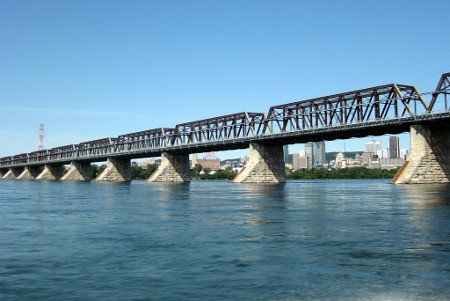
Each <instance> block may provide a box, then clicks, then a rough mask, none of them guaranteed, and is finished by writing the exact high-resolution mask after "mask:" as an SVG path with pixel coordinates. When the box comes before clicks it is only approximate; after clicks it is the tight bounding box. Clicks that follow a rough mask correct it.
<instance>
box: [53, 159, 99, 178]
mask: <svg viewBox="0 0 450 301" xmlns="http://www.w3.org/2000/svg"><path fill="white" fill-rule="evenodd" d="M91 179H92V167H91V163H89V162H72V164H70V167H69V170H68V171H67V172H66V173H65V174H64V175H63V176H62V178H61V181H90V180H91Z"/></svg>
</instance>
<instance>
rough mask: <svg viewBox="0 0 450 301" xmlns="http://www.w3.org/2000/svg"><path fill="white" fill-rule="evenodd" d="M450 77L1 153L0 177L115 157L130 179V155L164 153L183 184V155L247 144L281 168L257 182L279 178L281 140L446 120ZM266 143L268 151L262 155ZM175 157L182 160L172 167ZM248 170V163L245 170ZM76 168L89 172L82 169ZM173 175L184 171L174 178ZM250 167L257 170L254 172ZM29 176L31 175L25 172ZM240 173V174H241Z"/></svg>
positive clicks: (385, 130)
mask: <svg viewBox="0 0 450 301" xmlns="http://www.w3.org/2000/svg"><path fill="white" fill-rule="evenodd" d="M449 78H450V73H446V74H443V75H442V76H441V78H440V80H439V83H438V86H437V88H436V90H435V91H434V92H432V93H419V91H418V90H417V89H416V88H415V87H414V86H409V85H401V84H387V85H382V86H376V87H371V88H366V89H360V90H355V91H350V92H345V93H340V94H334V95H329V96H324V97H319V98H313V99H307V100H300V101H296V102H291V103H287V104H281V105H276V106H272V107H271V108H270V109H269V111H268V113H267V114H264V113H250V112H241V113H236V114H229V115H224V116H219V117H214V118H208V119H204V120H198V121H192V122H186V123H180V124H177V125H176V126H175V127H173V128H156V129H150V130H145V131H140V132H135V133H129V134H124V135H120V136H118V137H115V138H111V137H108V138H103V139H98V140H93V141H87V142H82V143H79V144H70V145H65V146H60V147H55V148H52V149H47V150H39V151H34V152H30V153H23V154H18V155H15V156H9V157H3V158H0V172H1V174H0V175H1V176H3V177H6V178H17V173H18V171H20V170H21V169H23V168H26V167H29V168H32V167H33V168H35V167H41V168H42V167H44V166H47V167H49V166H51V165H59V166H61V165H65V164H72V165H73V164H74V163H80V164H86V163H91V162H98V161H105V160H108V161H109V163H108V164H110V163H111V162H112V160H114V162H116V163H117V164H119V165H120V164H122V165H123V166H122V165H121V166H122V167H123V168H122V169H124V173H122V175H121V176H120V177H116V178H117V179H118V180H121V179H124V180H128V173H129V172H128V171H126V170H127V168H128V167H127V166H128V165H129V164H128V163H127V162H128V161H129V160H130V159H131V158H142V157H154V156H160V155H162V156H163V158H166V159H167V162H166V163H167V168H168V169H167V170H166V171H165V172H161V170H160V174H159V176H158V177H156V178H158V179H166V180H161V181H169V180H167V179H168V178H170V179H172V180H173V181H186V179H187V178H188V176H186V174H187V173H186V170H181V171H176V168H175V167H176V166H183V168H184V169H186V168H189V167H186V156H187V155H188V154H189V153H198V152H208V151H216V150H231V149H242V148H247V147H248V146H249V145H250V149H251V151H253V152H254V153H255V154H256V153H258V154H257V155H254V157H255V156H256V157H258V162H259V163H258V162H256V161H255V162H253V163H252V164H254V165H255V166H256V167H255V168H256V169H257V168H261V164H262V163H261V162H266V163H264V164H266V165H265V166H263V167H262V169H263V170H269V171H270V170H272V171H273V170H275V169H278V170H279V171H278V172H277V173H275V174H274V173H272V176H271V175H270V172H269V173H268V176H263V177H260V178H259V180H257V181H262V182H280V181H281V182H282V181H283V179H284V165H283V169H282V170H281V169H280V168H278V167H277V168H274V167H273V166H269V165H270V164H269V163H267V162H271V161H273V160H272V159H271V158H275V157H277V158H278V157H279V154H278V153H279V149H280V147H281V146H282V145H284V144H292V143H304V142H308V141H321V140H334V139H346V138H351V137H364V136H369V135H382V134H388V133H390V134H396V133H402V132H406V131H409V130H410V127H411V126H425V127H427V126H434V125H436V124H440V125H444V124H445V125H446V124H448V122H449V120H450V111H449V106H448V105H449V104H448V101H447V98H448V95H449V93H450V79H449ZM429 95H430V96H431V100H430V102H429V104H428V103H427V102H426V101H425V100H424V97H428V96H429ZM443 143H444V142H443ZM269 146H270V147H271V150H270V151H268V152H267V153H266V150H268V149H269ZM256 157H255V158H256ZM441 157H442V156H441ZM180 158H183V159H180ZM177 160H178V161H177ZM180 160H181V161H182V162H183V163H182V164H181V163H180V164H177V162H181V161H180ZM187 160H188V159H187ZM255 160H256V159H255ZM124 162H125V163H124ZM111 164H112V163H111ZM124 164H125V165H124ZM267 164H269V165H267ZM276 164H278V165H279V164H281V163H280V162H277V163H276ZM77 166H81V165H77ZM117 166H118V165H117ZM117 166H116V167H117ZM174 166H175V167H174ZM85 167H86V166H85ZM85 167H80V168H85ZM86 168H87V167H86ZM112 169H113V171H111V172H119V173H120V170H119V169H120V168H119V169H117V168H116V169H115V170H114V168H112ZM249 169H251V168H247V170H249ZM174 170H175V171H174ZM78 171H80V170H78ZM81 171H82V172H83V173H84V174H86V171H85V170H81ZM81 171H80V173H81ZM176 172H179V173H180V174H183V176H182V177H171V175H172V174H173V173H176ZM253 172H254V173H255V174H258V173H259V174H261V173H262V172H261V171H258V170H253ZM35 173H36V171H35V172H34V174H35ZM29 174H33V173H32V172H31V171H29ZM29 174H27V177H29V176H30V175H29ZM165 175H169V176H167V177H166V176H165ZM105 177H106V178H107V179H116V178H114V177H112V178H111V177H109V176H105ZM243 177H244V176H242V175H240V178H243ZM75 178H76V177H75ZM244 178H245V177H244ZM180 179H182V180H180ZM247 180H248V181H249V182H252V181H253V180H252V175H250V174H249V175H248V176H247V178H246V180H242V182H245V181H247ZM266 180H267V181H266ZM170 181H171V180H170Z"/></svg>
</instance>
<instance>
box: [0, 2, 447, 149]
mask: <svg viewBox="0 0 450 301" xmlns="http://www.w3.org/2000/svg"><path fill="white" fill-rule="evenodd" d="M449 9H450V1H448V0H442V1H438V0H428V1H419V0H416V1H411V0H410V1H400V0H399V1H392V0H391V1H387V0H386V1H382V0H377V1H370V0H368V1H287V0H284V1H261V0H258V1H243V0H240V1H237V0H236V1H233V0H232V1H212V0H211V1H92V0H89V1H80V0H76V1H56V0H55V1H39V0H35V1H12V0H11V1H9V0H2V1H0V113H1V115H0V157H2V156H6V155H13V154H17V153H22V152H29V151H33V150H36V149H37V146H38V128H39V124H40V123H45V125H46V138H45V147H47V148H51V147H55V146H59V145H65V144H71V143H78V142H81V141H86V140H92V139H97V138H103V137H114V136H117V135H119V134H123V133H129V132H134V131H139V130H145V129H151V128H156V127H162V126H163V127H173V126H174V125H175V124H177V123H182V122H187V121H192V120H197V119H203V118H209V117H214V116H219V115H224V114H228V113H235V112H241V111H251V112H264V113H266V112H267V111H268V109H269V107H270V106H271V105H276V104H282V103H286V102H292V101H296V100H301V99H306V98H310V97H319V96H325V95H329V94H334V93H339V92H344V91H348V90H353V89H359V88H365V87H370V86H374V85H380V84H385V83H392V82H396V83H404V84H411V85H416V86H417V87H418V88H419V90H421V91H429V90H433V89H434V88H435V86H436V84H437V81H438V79H439V77H440V75H441V74H442V73H444V72H449V71H450V36H449V35H448V26H449V22H448V11H449ZM370 139H371V138H364V139H352V140H347V141H346V149H347V150H348V151H351V150H362V149H363V148H364V143H365V142H367V141H369V140H370ZM377 139H378V140H381V142H382V143H383V147H387V138H386V137H382V138H377ZM408 139H409V138H408V135H402V136H401V140H400V143H401V147H402V148H409V141H408ZM300 148H302V147H301V146H294V147H291V152H293V151H297V150H299V149H300ZM342 149H343V141H334V142H327V151H337V150H342ZM245 153H246V151H238V152H237V153H236V152H229V153H222V154H220V156H221V157H222V158H225V157H233V156H234V155H235V154H239V155H241V154H245Z"/></svg>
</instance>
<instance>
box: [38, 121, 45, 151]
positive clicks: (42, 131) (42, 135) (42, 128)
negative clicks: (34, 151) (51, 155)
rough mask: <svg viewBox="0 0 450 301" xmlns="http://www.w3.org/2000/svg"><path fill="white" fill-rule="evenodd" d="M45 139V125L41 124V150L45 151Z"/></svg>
mask: <svg viewBox="0 0 450 301" xmlns="http://www.w3.org/2000/svg"><path fill="white" fill-rule="evenodd" d="M44 137H45V127H44V124H43V123H41V124H40V125H39V150H43V149H44Z"/></svg>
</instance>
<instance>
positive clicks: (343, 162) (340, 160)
mask: <svg viewBox="0 0 450 301" xmlns="http://www.w3.org/2000/svg"><path fill="white" fill-rule="evenodd" d="M334 167H335V168H345V167H347V158H345V155H344V154H343V153H338V154H337V155H336V159H335V160H334Z"/></svg>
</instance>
